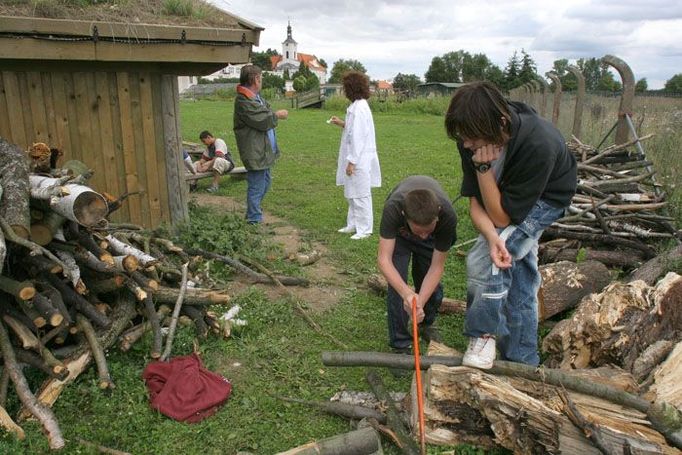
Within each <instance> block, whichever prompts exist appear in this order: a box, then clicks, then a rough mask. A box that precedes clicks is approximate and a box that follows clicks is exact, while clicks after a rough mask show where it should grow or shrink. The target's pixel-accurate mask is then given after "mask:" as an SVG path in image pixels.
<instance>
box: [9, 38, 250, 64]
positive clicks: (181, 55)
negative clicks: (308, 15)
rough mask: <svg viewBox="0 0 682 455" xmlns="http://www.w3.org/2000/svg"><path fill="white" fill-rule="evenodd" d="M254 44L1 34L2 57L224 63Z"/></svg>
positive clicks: (245, 56) (243, 58)
mask: <svg viewBox="0 0 682 455" xmlns="http://www.w3.org/2000/svg"><path fill="white" fill-rule="evenodd" d="M250 52H251V45H250V44H246V45H239V44H235V45H230V46H224V45H208V44H207V45H201V44H191V43H186V44H181V43H121V42H106V41H98V42H94V41H47V40H41V39H35V38H31V37H22V38H19V39H17V38H7V37H4V36H0V59H17V60H76V61H78V60H81V61H96V62H168V63H173V62H175V63H177V62H185V63H222V65H223V66H224V65H225V64H226V63H227V62H234V63H237V62H242V63H245V62H247V61H248V60H249V54H250Z"/></svg>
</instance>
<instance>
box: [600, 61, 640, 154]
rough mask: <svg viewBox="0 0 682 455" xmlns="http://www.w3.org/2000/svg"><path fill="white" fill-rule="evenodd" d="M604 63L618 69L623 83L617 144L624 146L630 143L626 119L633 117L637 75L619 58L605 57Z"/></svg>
mask: <svg viewBox="0 0 682 455" xmlns="http://www.w3.org/2000/svg"><path fill="white" fill-rule="evenodd" d="M602 61H603V62H604V63H606V64H607V65H611V66H613V67H614V68H616V70H618V73H619V74H620V78H621V80H622V82H623V94H622V95H621V98H620V107H619V109H618V129H617V130H616V144H623V143H625V142H627V141H628V125H627V120H626V119H625V118H626V116H627V115H630V116H632V103H633V100H634V99H635V75H634V74H633V73H632V70H631V69H630V66H629V65H628V64H627V63H625V62H624V61H623V60H621V59H619V58H618V57H614V56H613V55H605V56H604V57H602Z"/></svg>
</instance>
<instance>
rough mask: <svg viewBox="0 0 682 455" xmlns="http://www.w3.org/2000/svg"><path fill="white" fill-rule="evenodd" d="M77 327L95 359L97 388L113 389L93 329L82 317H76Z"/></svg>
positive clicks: (102, 351)
mask: <svg viewBox="0 0 682 455" xmlns="http://www.w3.org/2000/svg"><path fill="white" fill-rule="evenodd" d="M76 320H77V321H78V325H79V326H80V328H81V330H82V331H83V333H84V334H85V338H86V339H87V340H88V345H90V351H91V352H92V356H93V357H94V358H95V364H96V365H97V373H98V375H99V388H100V389H113V388H114V382H113V381H112V380H111V375H110V374H109V367H108V366H107V359H106V356H105V355H104V350H103V349H102V346H100V344H99V340H98V339H97V335H96V334H95V329H94V328H93V327H92V324H90V321H88V320H87V318H85V317H84V316H82V315H80V314H79V315H78V316H76Z"/></svg>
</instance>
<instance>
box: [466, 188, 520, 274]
mask: <svg viewBox="0 0 682 455" xmlns="http://www.w3.org/2000/svg"><path fill="white" fill-rule="evenodd" d="M469 213H470V214H471V222H472V223H473V224H474V227H475V228H476V230H478V232H480V233H481V235H483V237H485V239H486V240H487V241H488V248H489V249H490V258H491V259H492V261H493V264H495V265H496V266H497V267H498V268H500V269H506V268H509V267H511V255H510V254H509V252H508V251H507V247H506V246H505V243H504V240H502V239H501V238H500V236H499V234H498V233H497V230H496V229H495V225H494V224H493V222H492V220H491V219H490V217H489V216H488V213H487V212H486V211H485V209H484V208H483V207H481V204H479V202H478V199H476V198H475V197H472V198H469Z"/></svg>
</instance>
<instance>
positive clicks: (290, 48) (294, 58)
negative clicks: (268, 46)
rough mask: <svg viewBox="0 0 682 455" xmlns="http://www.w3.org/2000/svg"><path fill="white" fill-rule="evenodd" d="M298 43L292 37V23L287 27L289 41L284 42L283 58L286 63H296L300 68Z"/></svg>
mask: <svg viewBox="0 0 682 455" xmlns="http://www.w3.org/2000/svg"><path fill="white" fill-rule="evenodd" d="M297 47H298V43H297V42H296V41H294V39H293V38H292V37H291V22H288V25H287V39H285V40H284V41H283V42H282V56H283V57H284V63H294V64H296V66H298V53H297Z"/></svg>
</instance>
